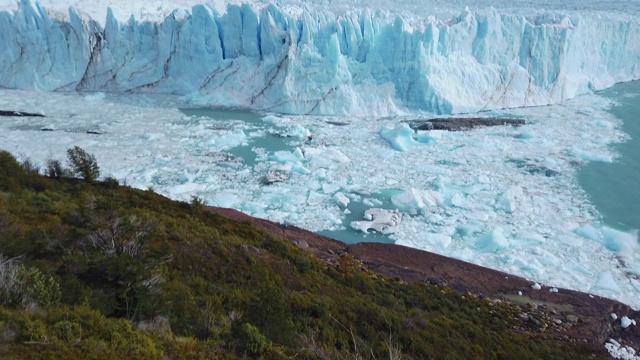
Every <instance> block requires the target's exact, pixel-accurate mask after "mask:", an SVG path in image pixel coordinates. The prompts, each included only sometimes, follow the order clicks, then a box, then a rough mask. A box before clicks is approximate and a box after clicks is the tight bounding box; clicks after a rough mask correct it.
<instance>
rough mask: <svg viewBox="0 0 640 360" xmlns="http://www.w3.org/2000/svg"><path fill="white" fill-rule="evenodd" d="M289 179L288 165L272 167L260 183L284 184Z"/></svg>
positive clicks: (289, 168) (289, 169)
mask: <svg viewBox="0 0 640 360" xmlns="http://www.w3.org/2000/svg"><path fill="white" fill-rule="evenodd" d="M290 178H291V166H289V165H286V164H285V165H274V166H272V167H271V168H270V169H269V171H267V173H266V174H265V176H264V178H263V179H262V181H263V182H264V183H265V184H267V185H270V184H274V183H279V182H285V181H287V180H289V179H290Z"/></svg>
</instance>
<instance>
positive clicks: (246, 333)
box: [241, 323, 269, 356]
mask: <svg viewBox="0 0 640 360" xmlns="http://www.w3.org/2000/svg"><path fill="white" fill-rule="evenodd" d="M241 336H242V342H243V344H242V345H243V347H244V349H245V350H246V351H247V352H248V353H249V354H251V355H254V356H257V355H260V354H262V353H263V352H264V351H265V350H266V349H267V347H268V346H269V342H268V341H267V338H266V337H265V336H264V335H262V333H261V332H260V330H258V328H256V327H255V326H253V325H251V324H249V323H244V325H242V330H241Z"/></svg>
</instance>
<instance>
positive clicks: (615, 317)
mask: <svg viewBox="0 0 640 360" xmlns="http://www.w3.org/2000/svg"><path fill="white" fill-rule="evenodd" d="M609 316H611V320H613V321H616V320H617V319H618V315H616V314H615V313H611V315H609Z"/></svg>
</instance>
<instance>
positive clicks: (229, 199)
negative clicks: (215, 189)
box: [212, 192, 241, 208]
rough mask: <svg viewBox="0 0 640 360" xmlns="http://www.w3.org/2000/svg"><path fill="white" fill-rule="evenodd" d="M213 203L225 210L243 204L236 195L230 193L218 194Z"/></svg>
mask: <svg viewBox="0 0 640 360" xmlns="http://www.w3.org/2000/svg"><path fill="white" fill-rule="evenodd" d="M212 201H213V204H214V205H215V206H219V207H223V208H233V207H235V206H237V205H238V204H239V203H240V202H241V201H240V198H238V196H237V195H236V194H233V193H230V192H221V193H217V194H216V195H215V196H214V197H213V200H212Z"/></svg>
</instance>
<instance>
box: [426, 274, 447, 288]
mask: <svg viewBox="0 0 640 360" xmlns="http://www.w3.org/2000/svg"><path fill="white" fill-rule="evenodd" d="M424 282H425V283H427V284H430V285H436V286H447V280H445V278H443V277H440V276H429V277H426V278H424Z"/></svg>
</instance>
